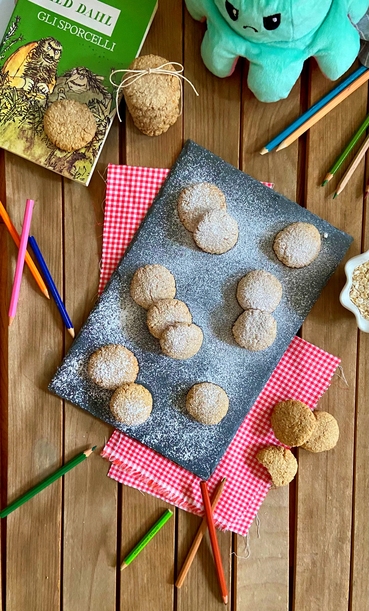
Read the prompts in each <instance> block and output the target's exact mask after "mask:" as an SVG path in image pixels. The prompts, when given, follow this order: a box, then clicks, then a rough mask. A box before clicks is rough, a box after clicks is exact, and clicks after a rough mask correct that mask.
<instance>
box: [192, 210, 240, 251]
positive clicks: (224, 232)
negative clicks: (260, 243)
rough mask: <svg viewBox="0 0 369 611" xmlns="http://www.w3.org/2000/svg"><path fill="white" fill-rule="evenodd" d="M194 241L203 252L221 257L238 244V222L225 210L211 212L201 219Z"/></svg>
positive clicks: (194, 234)
mask: <svg viewBox="0 0 369 611" xmlns="http://www.w3.org/2000/svg"><path fill="white" fill-rule="evenodd" d="M193 239H194V240H195V243H196V244H197V246H198V247H199V248H200V249H201V250H204V251H205V252H208V253H210V254H212V255H221V254H223V253H225V252H228V250H231V248H233V247H234V246H235V245H236V243H237V240H238V224H237V221H236V220H235V219H234V218H233V217H232V216H230V215H229V214H228V213H227V212H226V211H225V210H210V211H209V212H206V213H205V214H204V215H203V216H202V217H201V220H200V222H199V224H198V225H197V227H196V229H195V231H194V233H193Z"/></svg>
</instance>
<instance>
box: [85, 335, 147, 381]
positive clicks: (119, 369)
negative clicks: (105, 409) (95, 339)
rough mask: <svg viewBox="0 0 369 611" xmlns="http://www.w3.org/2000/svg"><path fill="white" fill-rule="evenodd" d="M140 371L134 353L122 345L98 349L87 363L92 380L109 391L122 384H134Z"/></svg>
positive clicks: (111, 345)
mask: <svg viewBox="0 0 369 611" xmlns="http://www.w3.org/2000/svg"><path fill="white" fill-rule="evenodd" d="M138 370H139V367H138V361H137V359H136V357H135V355H134V354H133V352H131V351H130V350H128V348H125V346H121V345H120V344H108V345H106V346H102V347H101V348H98V349H97V350H95V352H93V354H92V355H91V356H90V358H89V360H88V363H87V373H88V375H89V377H90V378H91V380H92V381H93V382H94V383H95V384H96V385H97V386H100V388H105V389H107V390H115V389H116V388H118V386H120V385H121V384H124V383H127V382H134V381H135V379H136V378H137V375H138Z"/></svg>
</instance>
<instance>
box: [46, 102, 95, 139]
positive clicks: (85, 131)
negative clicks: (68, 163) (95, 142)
mask: <svg viewBox="0 0 369 611" xmlns="http://www.w3.org/2000/svg"><path fill="white" fill-rule="evenodd" d="M96 129H97V126H96V121H95V117H94V116H93V114H92V112H91V111H90V109H89V108H88V106H87V105H86V104H81V103H80V102H76V101H75V100H58V101H57V102H53V103H52V104H50V106H49V107H48V108H47V110H46V112H45V114H44V130H45V134H46V135H47V137H48V138H49V140H50V141H51V142H52V143H53V144H55V146H57V147H58V148H59V149H61V150H62V151H77V150H78V149H81V148H82V147H84V146H86V144H88V143H89V142H91V140H92V138H93V137H94V135H95V134H96Z"/></svg>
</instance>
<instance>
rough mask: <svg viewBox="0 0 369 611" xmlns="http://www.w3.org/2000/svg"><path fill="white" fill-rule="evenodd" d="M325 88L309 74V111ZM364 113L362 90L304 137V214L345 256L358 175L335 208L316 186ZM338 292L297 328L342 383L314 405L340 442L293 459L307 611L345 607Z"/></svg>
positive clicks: (353, 337) (347, 333)
mask: <svg viewBox="0 0 369 611" xmlns="http://www.w3.org/2000/svg"><path fill="white" fill-rule="evenodd" d="M329 88H330V85H329V84H328V83H327V81H326V80H325V79H324V77H323V76H322V75H321V74H320V73H319V71H318V70H317V69H315V68H314V69H313V73H312V86H311V93H312V97H311V103H313V102H314V101H316V99H317V98H318V97H320V96H321V95H322V94H323V93H325V92H326V91H327V90H328V89H329ZM366 106H367V92H366V90H365V88H361V89H360V90H358V91H357V92H355V93H354V94H353V95H352V96H351V97H350V99H349V100H346V101H345V102H343V103H342V104H341V105H340V106H338V107H337V108H336V109H335V110H334V111H332V112H331V113H330V114H329V115H327V116H326V117H325V119H324V120H323V121H320V122H319V123H318V124H317V125H316V126H315V127H314V128H313V129H311V130H310V132H309V137H308V149H307V180H306V186H307V191H306V206H307V208H308V209H309V210H311V211H312V212H315V213H316V214H318V215H320V216H323V217H324V218H325V219H326V220H328V221H330V222H331V223H332V224H333V225H335V226H336V227H338V228H340V229H344V230H345V231H346V232H348V233H350V234H351V235H352V236H353V237H354V239H355V242H354V244H353V246H352V247H351V248H350V251H349V256H353V255H354V254H356V253H357V252H358V251H359V250H360V242H361V224H362V192H363V174H362V172H360V171H358V172H357V173H356V174H355V176H354V177H353V179H352V181H350V183H349V185H348V186H347V188H346V189H345V192H344V193H343V194H342V198H341V199H340V200H339V201H337V202H336V200H335V201H334V202H333V201H332V199H331V197H332V195H333V193H334V189H335V186H336V181H337V180H339V175H338V176H335V178H334V179H333V180H332V181H331V183H332V184H331V183H329V185H328V188H322V187H320V186H318V185H319V182H320V181H321V177H322V175H324V174H325V173H326V171H327V169H328V168H329V166H330V163H331V159H327V157H332V158H333V157H336V156H337V154H338V153H339V152H340V151H341V150H342V149H343V146H344V145H345V143H346V142H347V141H348V140H349V139H350V137H351V135H352V134H353V133H354V131H355V129H356V124H357V122H358V121H359V122H360V121H361V120H362V119H363V118H364V116H365V113H366ZM339 174H340V173H339ZM343 284H344V274H343V266H342V265H341V266H340V269H339V270H338V271H337V272H336V273H335V275H334V276H333V278H332V279H331V280H330V281H329V283H328V285H327V286H326V288H325V289H324V290H323V293H322V295H321V296H320V298H319V300H318V302H317V303H316V305H315V307H314V308H313V310H312V312H311V313H310V315H309V317H308V319H307V321H306V322H305V324H304V326H303V337H304V338H305V339H307V340H308V341H311V342H312V343H315V344H317V345H319V346H320V347H321V348H323V349H325V350H327V351H329V352H331V353H333V354H336V355H339V356H340V357H342V367H343V371H344V373H345V376H346V379H347V381H348V387H347V388H345V387H344V386H343V385H342V383H341V382H338V381H337V380H336V381H335V383H333V384H332V386H331V388H330V389H329V391H328V392H327V393H326V394H325V396H324V397H323V398H322V400H321V402H320V404H319V408H320V409H322V410H325V411H328V412H330V413H332V414H333V415H334V416H335V417H336V418H337V420H338V422H339V426H340V429H341V431H342V435H341V439H340V441H339V443H338V445H337V447H336V448H335V449H334V450H332V451H330V452H323V453H321V454H316V455H315V454H311V453H309V452H304V451H302V450H301V451H300V452H299V456H298V460H299V471H298V476H297V477H298V496H297V519H296V526H297V532H296V567H295V570H296V574H295V580H296V591H295V607H296V609H304V610H306V611H310V610H311V611H313V610H314V611H315V610H318V609H335V610H336V611H340V610H341V609H342V611H343V610H346V609H347V607H348V597H349V582H350V562H351V527H352V492H353V484H352V474H353V457H354V414H355V390H356V359H357V329H356V324H355V320H354V317H353V316H352V315H351V314H349V313H348V312H347V311H346V310H344V309H343V308H342V307H341V305H340V304H339V300H338V297H339V292H340V290H341V289H342V287H343ZM342 386H343V387H342Z"/></svg>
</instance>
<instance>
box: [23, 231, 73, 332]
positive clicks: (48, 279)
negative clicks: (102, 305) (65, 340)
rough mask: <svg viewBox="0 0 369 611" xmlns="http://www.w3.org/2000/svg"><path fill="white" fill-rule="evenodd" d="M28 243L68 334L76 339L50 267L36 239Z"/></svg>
mask: <svg viewBox="0 0 369 611" xmlns="http://www.w3.org/2000/svg"><path fill="white" fill-rule="evenodd" d="M28 242H29V244H30V246H31V248H32V250H33V252H34V255H35V257H36V259H37V263H38V264H39V266H40V268H41V272H42V274H43V276H44V279H45V282H46V284H47V286H48V287H49V290H50V293H51V296H52V298H53V299H54V301H55V303H56V305H57V308H58V310H59V312H60V314H61V317H62V319H63V321H64V324H65V326H66V328H67V331H68V333H70V334H71V336H72V337H74V328H73V323H72V321H71V319H70V318H69V316H68V312H67V310H66V309H65V305H64V303H63V302H62V299H61V297H60V295H59V293H58V289H57V288H56V286H55V282H54V280H53V279H52V276H51V274H50V272H49V270H48V267H47V265H46V262H45V259H44V258H43V256H42V253H41V250H40V249H39V247H38V244H37V242H36V240H35V238H34V237H33V236H31V237H30V238H29V240H28Z"/></svg>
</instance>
